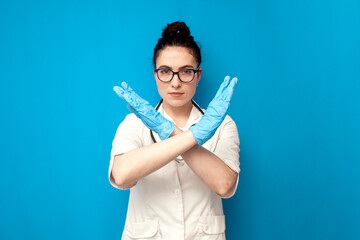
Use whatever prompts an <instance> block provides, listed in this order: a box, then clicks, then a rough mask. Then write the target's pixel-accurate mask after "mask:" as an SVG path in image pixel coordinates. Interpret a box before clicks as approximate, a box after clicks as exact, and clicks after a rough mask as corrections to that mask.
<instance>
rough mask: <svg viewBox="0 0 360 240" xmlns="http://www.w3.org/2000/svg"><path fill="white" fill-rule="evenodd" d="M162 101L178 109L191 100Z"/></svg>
mask: <svg viewBox="0 0 360 240" xmlns="http://www.w3.org/2000/svg"><path fill="white" fill-rule="evenodd" d="M164 101H165V102H166V103H167V104H168V105H169V106H171V107H175V108H178V107H183V106H185V105H186V104H188V103H189V102H190V101H191V99H190V100H185V99H164Z"/></svg>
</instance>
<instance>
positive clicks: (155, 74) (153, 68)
mask: <svg viewBox="0 0 360 240" xmlns="http://www.w3.org/2000/svg"><path fill="white" fill-rule="evenodd" d="M153 72H154V78H155V80H156V72H155V68H153Z"/></svg>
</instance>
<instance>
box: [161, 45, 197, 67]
mask: <svg viewBox="0 0 360 240" xmlns="http://www.w3.org/2000/svg"><path fill="white" fill-rule="evenodd" d="M161 65H166V66H169V67H171V68H173V69H176V68H180V67H182V66H185V65H191V66H193V67H194V68H195V67H196V59H195V58H194V56H193V55H192V54H191V52H190V51H189V49H187V48H184V47H177V46H171V47H166V48H164V49H163V50H161V51H160V52H159V56H158V57H157V59H156V67H159V66H161Z"/></svg>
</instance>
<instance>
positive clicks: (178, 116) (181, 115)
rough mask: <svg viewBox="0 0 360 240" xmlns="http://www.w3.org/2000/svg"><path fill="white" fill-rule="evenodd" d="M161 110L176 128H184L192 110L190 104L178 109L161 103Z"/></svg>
mask: <svg viewBox="0 0 360 240" xmlns="http://www.w3.org/2000/svg"><path fill="white" fill-rule="evenodd" d="M163 109H164V110H165V112H166V113H167V115H169V117H171V118H172V119H173V120H174V122H175V124H176V126H178V127H184V126H185V125H186V123H187V120H188V118H189V116H190V113H191V109H192V102H191V101H190V102H188V103H187V104H185V105H183V106H179V107H174V106H170V105H169V104H167V103H166V102H163Z"/></svg>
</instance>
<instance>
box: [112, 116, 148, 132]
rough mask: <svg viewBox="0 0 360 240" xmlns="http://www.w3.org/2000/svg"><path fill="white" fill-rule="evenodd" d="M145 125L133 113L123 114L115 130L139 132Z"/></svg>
mask: <svg viewBox="0 0 360 240" xmlns="http://www.w3.org/2000/svg"><path fill="white" fill-rule="evenodd" d="M144 127H145V125H144V123H143V122H142V121H141V119H139V118H138V117H137V116H136V115H135V114H134V113H130V114H128V115H126V116H125V118H124V120H123V121H122V122H121V123H120V125H119V126H118V129H117V132H134V131H135V132H141V131H142V129H143V128H144Z"/></svg>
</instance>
